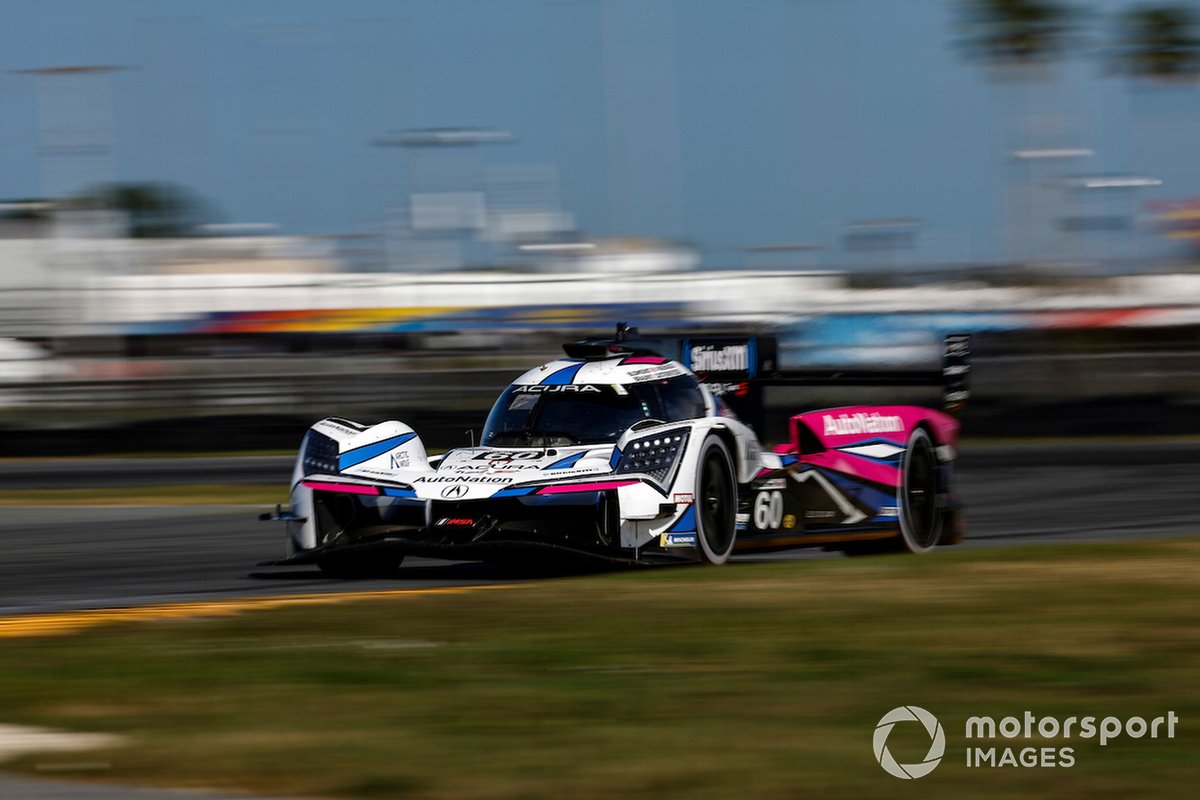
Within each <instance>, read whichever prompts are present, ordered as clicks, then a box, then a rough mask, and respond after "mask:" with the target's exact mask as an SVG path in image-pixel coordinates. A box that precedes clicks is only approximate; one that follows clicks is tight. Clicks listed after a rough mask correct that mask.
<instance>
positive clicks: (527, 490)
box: [492, 486, 537, 497]
mask: <svg viewBox="0 0 1200 800" xmlns="http://www.w3.org/2000/svg"><path fill="white" fill-rule="evenodd" d="M536 491H537V487H536V486H517V487H513V488H511V489H501V490H500V491H498V492H496V493H495V494H494V495H492V497H524V496H525V495H529V494H533V493H534V492H536Z"/></svg>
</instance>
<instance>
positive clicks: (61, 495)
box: [0, 483, 287, 506]
mask: <svg viewBox="0 0 1200 800" xmlns="http://www.w3.org/2000/svg"><path fill="white" fill-rule="evenodd" d="M279 502H284V503H286V502H287V486H283V485H279V484H269V485H266V484H255V483H238V484H209V483H186V484H179V485H172V486H119V487H113V488H107V489H95V488H87V489H0V506H81V505H101V506H128V505H231V504H232V505H243V504H248V505H262V504H274V503H279Z"/></svg>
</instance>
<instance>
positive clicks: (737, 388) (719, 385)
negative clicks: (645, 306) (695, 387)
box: [678, 334, 971, 423]
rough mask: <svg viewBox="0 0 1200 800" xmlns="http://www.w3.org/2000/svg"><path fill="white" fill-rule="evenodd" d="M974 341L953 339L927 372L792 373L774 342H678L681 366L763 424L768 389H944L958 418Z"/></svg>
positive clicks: (726, 339) (748, 417) (742, 414)
mask: <svg viewBox="0 0 1200 800" xmlns="http://www.w3.org/2000/svg"><path fill="white" fill-rule="evenodd" d="M970 356H971V339H970V336H969V335H967V334H951V335H949V336H946V337H945V338H944V339H943V342H942V364H941V367H940V368H937V369H925V370H870V369H866V370H864V369H791V370H785V369H781V368H780V367H779V357H778V343H777V341H776V339H775V337H774V336H758V335H753V336H748V335H741V336H703V337H694V338H688V339H683V340H682V341H680V342H679V353H678V359H679V361H680V362H681V363H682V364H683V365H684V366H686V367H687V368H688V369H690V370H691V371H692V372H694V373H696V376H697V377H698V378H700V380H701V382H703V383H704V384H706V385H707V386H708V387H709V390H710V391H712V393H713V394H715V395H717V396H719V397H720V398H721V399H722V400H723V401H724V402H725V403H726V404H727V405H728V406H729V407H730V408H731V409H732V410H733V411H734V413H736V414H737V415H738V416H739V417H741V418H742V419H744V420H746V421H747V422H751V423H753V422H756V421H758V420H761V419H762V410H763V397H762V394H763V392H762V390H763V388H764V387H767V386H822V387H828V386H940V387H941V389H942V408H943V409H944V410H945V411H946V412H947V413H950V414H958V413H959V412H961V411H962V409H963V407H964V406H965V405H966V402H967V399H968V398H969V397H970V395H971V391H970V378H971V362H970Z"/></svg>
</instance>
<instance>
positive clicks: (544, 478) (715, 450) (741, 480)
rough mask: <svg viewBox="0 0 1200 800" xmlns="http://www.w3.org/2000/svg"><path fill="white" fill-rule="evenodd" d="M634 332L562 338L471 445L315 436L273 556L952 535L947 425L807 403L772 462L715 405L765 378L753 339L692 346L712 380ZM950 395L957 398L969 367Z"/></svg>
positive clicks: (503, 399)
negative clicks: (641, 341) (440, 450)
mask: <svg viewBox="0 0 1200 800" xmlns="http://www.w3.org/2000/svg"><path fill="white" fill-rule="evenodd" d="M629 333H630V330H629V329H625V328H623V327H621V326H619V327H618V332H617V335H616V337H615V338H613V339H604V340H597V339H590V340H583V341H580V342H575V343H572V344H568V345H565V346H564V349H565V351H566V357H565V358H562V359H559V360H556V361H552V362H550V363H547V364H543V365H542V366H539V367H536V368H534V369H531V370H529V371H528V372H526V373H525V374H523V375H521V376H520V377H518V378H517V379H516V380H515V381H513V383H512V384H511V385H510V386H509V387H508V388H507V389H505V390H504V392H503V393H502V394H501V395H500V397H499V398H498V399H497V401H496V403H495V405H494V406H493V408H492V411H491V413H490V414H489V415H488V418H487V422H486V424H485V425H484V428H483V432H482V436H481V441H480V444H479V446H473V447H462V448H456V449H453V450H450V451H449V452H447V453H445V454H444V455H441V456H432V457H431V456H429V455H428V453H427V452H426V449H425V446H424V444H423V443H422V441H421V439H420V438H419V437H418V435H417V433H416V432H415V431H413V430H412V428H410V427H409V426H408V425H405V424H404V423H403V422H398V421H389V422H383V423H380V424H377V425H372V426H365V425H360V424H357V423H354V422H351V421H349V420H344V419H339V418H329V419H325V420H322V421H320V422H318V423H317V424H315V425H313V426H312V428H311V429H310V430H309V431H308V433H307V435H306V436H305V437H304V440H303V443H302V445H301V448H300V453H299V457H298V458H297V460H296V465H295V469H294V471H293V475H292V489H291V506H290V509H288V510H286V511H285V510H284V509H282V508H280V509H279V510H278V511H277V513H276V514H273V515H264V518H269V519H274V520H281V521H283V522H285V523H286V524H287V539H288V547H289V553H290V555H289V557H288V558H286V559H284V560H283V561H276V562H267V563H269V564H274V565H282V564H296V563H316V564H317V565H319V566H320V567H321V568H322V569H323V570H326V571H329V572H331V573H333V574H347V575H348V574H364V573H380V572H387V571H389V570H391V569H393V568H395V567H396V566H397V565H398V564H399V563H400V561H401V560H402V559H403V558H404V556H405V555H409V554H413V555H424V556H433V557H442V558H453V559H481V560H486V561H508V562H513V561H529V560H533V559H539V558H540V559H543V560H544V558H545V557H550V558H558V559H563V558H568V557H587V558H595V559H601V560H612V561H620V562H641V563H644V562H651V563H652V562H656V561H667V560H680V559H688V560H700V561H705V562H708V563H710V564H721V563H724V562H725V561H726V560H727V559H728V558H729V557H730V555H731V554H732V553H733V552H734V551H735V550H740V549H765V548H782V547H795V546H803V545H806V544H814V545H826V546H827V545H830V544H835V545H837V546H839V547H841V548H842V549H855V548H864V549H865V548H870V547H878V546H880V544H883V545H885V546H889V547H891V546H897V547H900V548H902V549H906V550H909V551H914V552H920V551H924V550H928V549H930V548H932V547H933V546H935V545H937V544H940V543H947V542H949V541H951V540H953V539H954V538H955V536H956V535H957V532H958V530H959V524H958V522H957V519H958V517H957V504H956V503H955V502H954V500H953V496H952V494H951V492H950V477H951V471H952V464H953V458H954V452H955V446H956V437H957V431H958V423H957V420H955V419H954V418H953V417H951V416H950V415H948V414H945V413H943V412H940V411H935V410H932V409H926V408H920V407H916V406H877V407H849V408H839V409H825V410H817V411H810V412H805V413H801V414H798V415H796V416H794V417H792V418H791V441H789V442H787V443H785V444H783V445H780V446H778V447H776V448H774V451H773V452H765V451H764V450H763V449H762V447H761V445H760V444H759V439H758V437H757V436H756V434H755V432H754V430H752V429H751V427H750V426H749V425H747V424H746V423H745V422H743V421H742V420H741V419H739V418H738V416H737V415H735V414H734V413H733V412H732V411H731V410H730V407H729V405H728V404H727V403H726V401H725V400H724V399H723V398H722V396H721V393H723V392H729V393H730V396H731V397H732V395H734V394H746V387H748V386H749V381H751V380H754V379H756V378H757V379H759V380H761V379H762V376H761V375H759V376H756V374H755V373H756V371H757V370H760V369H761V367H762V361H761V358H760V350H761V349H762V344H761V342H760V341H756V340H755V339H754V338H750V339H747V340H742V341H740V342H733V343H730V342H729V341H727V340H719V341H718V340H711V342H710V343H705V341H704V340H691V341H690V342H685V343H684V351H685V356H684V360H685V361H688V362H690V363H692V364H693V365H695V366H696V367H697V369H698V370H699V371H700V372H701V377H704V378H706V379H708V380H709V381H710V382H708V383H706V382H705V381H703V380H701V377H698V376H697V374H696V373H694V372H692V371H691V370H689V369H688V368H687V367H685V366H684V364H682V363H680V362H678V361H675V360H672V359H670V358H667V357H665V356H663V355H661V354H660V352H659V351H658V349H652V348H648V347H644V346H639V345H638V344H636V343H634V342H632V341H630V340H629V338H628V337H627V334H629ZM759 338H760V339H761V337H759ZM712 342H715V343H712ZM964 353H965V351H964ZM961 360H962V362H963V363H964V364H965V355H964V357H963V358H962V359H961ZM701 368H703V369H701ZM963 372H964V373H965V366H964V367H963ZM731 378H732V379H733V380H732V381H730V379H731ZM739 378H746V379H747V380H746V381H741V382H739V380H738V379H739ZM956 385H957V387H958V388H957V389H956V397H957V399H958V400H961V398H962V397H963V396H965V392H964V391H963V387H965V375H963V378H962V380H958V381H956ZM731 402H732V400H731Z"/></svg>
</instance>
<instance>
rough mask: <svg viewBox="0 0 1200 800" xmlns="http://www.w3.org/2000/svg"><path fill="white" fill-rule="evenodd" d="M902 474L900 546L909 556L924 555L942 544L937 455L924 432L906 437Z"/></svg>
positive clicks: (922, 430) (942, 517) (920, 431)
mask: <svg viewBox="0 0 1200 800" xmlns="http://www.w3.org/2000/svg"><path fill="white" fill-rule="evenodd" d="M901 472H902V481H901V484H900V491H899V498H898V500H899V503H898V504H897V505H899V506H900V544H901V545H902V547H903V549H904V550H907V551H908V552H910V553H925V552H928V551H929V550H932V549H933V548H934V547H935V546H936V545H937V544H938V542H939V541H940V540H941V538H942V525H943V523H944V522H945V514H944V513H943V509H941V508H939V507H938V494H939V492H940V490H941V486H940V483H939V468H938V462H937V455H936V454H935V453H934V450H933V442H932V441H931V440H930V438H929V434H928V433H927V432H926V431H925V429H924V428H917V429H916V430H914V431H913V432H912V435H910V436H909V437H908V447H907V449H905V451H904V460H903V462H902V465H901Z"/></svg>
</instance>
